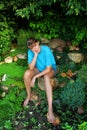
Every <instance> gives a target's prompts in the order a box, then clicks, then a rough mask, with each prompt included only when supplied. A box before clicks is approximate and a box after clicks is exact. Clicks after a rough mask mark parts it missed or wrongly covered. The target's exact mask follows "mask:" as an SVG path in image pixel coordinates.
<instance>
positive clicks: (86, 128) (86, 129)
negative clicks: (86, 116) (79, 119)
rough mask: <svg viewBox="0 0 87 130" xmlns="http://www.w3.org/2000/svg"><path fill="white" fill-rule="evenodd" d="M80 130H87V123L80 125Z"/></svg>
mask: <svg viewBox="0 0 87 130" xmlns="http://www.w3.org/2000/svg"><path fill="white" fill-rule="evenodd" d="M78 130H87V122H86V121H84V122H83V123H81V124H80V125H78Z"/></svg>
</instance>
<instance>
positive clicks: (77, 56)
mask: <svg viewBox="0 0 87 130" xmlns="http://www.w3.org/2000/svg"><path fill="white" fill-rule="evenodd" d="M68 57H69V59H70V60H72V61H74V62H75V63H80V62H81V61H83V60H84V55H83V54H82V53H68Z"/></svg>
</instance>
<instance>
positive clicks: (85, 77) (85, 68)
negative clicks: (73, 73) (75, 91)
mask: <svg viewBox="0 0 87 130" xmlns="http://www.w3.org/2000/svg"><path fill="white" fill-rule="evenodd" d="M77 77H78V78H79V79H81V80H82V81H83V82H84V83H85V84H86V85H87V64H83V65H82V67H81V69H79V70H78V74H77Z"/></svg>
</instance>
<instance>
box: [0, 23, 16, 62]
mask: <svg viewBox="0 0 87 130" xmlns="http://www.w3.org/2000/svg"><path fill="white" fill-rule="evenodd" d="M13 38H14V31H13V29H12V28H11V27H10V26H9V25H8V24H7V22H0V61H1V60H2V55H3V54H5V53H7V51H8V50H9V49H10V47H11V41H12V39H13Z"/></svg>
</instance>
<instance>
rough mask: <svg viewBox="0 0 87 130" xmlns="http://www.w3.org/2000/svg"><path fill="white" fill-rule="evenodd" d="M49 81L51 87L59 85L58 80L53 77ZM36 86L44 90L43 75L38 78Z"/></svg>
mask: <svg viewBox="0 0 87 130" xmlns="http://www.w3.org/2000/svg"><path fill="white" fill-rule="evenodd" d="M50 82H51V85H52V89H54V88H56V87H57V86H58V85H59V82H58V80H57V79H56V78H55V77H54V78H51V80H50ZM38 87H39V89H41V90H45V83H44V78H43V77H41V78H38Z"/></svg>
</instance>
